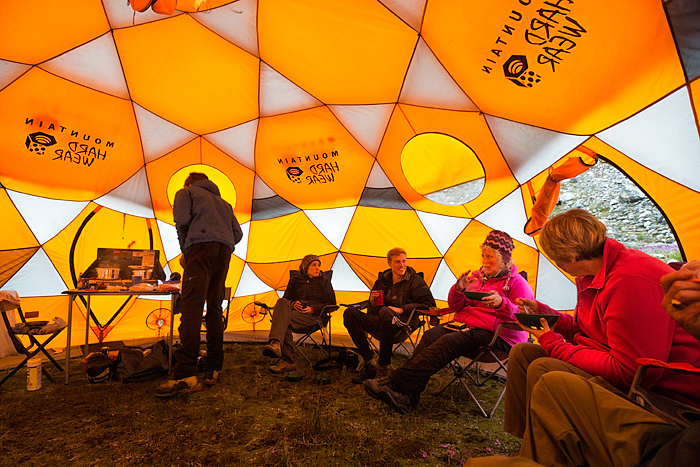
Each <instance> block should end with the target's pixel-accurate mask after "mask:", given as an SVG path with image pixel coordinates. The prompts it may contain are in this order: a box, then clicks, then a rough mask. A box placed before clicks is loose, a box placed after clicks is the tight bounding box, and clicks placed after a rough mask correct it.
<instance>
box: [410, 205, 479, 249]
mask: <svg viewBox="0 0 700 467" xmlns="http://www.w3.org/2000/svg"><path fill="white" fill-rule="evenodd" d="M416 214H418V218H419V219H420V220H421V222H422V223H423V227H425V230H426V231H427V232H428V235H430V238H431V239H432V240H433V243H434V244H435V246H436V247H437V249H438V250H440V254H441V255H443V256H444V255H445V253H447V250H449V249H450V247H451V246H452V243H454V241H455V240H456V239H457V237H459V234H461V233H462V231H463V230H464V228H465V227H466V226H467V225H468V224H469V222H470V221H471V219H467V218H464V217H450V216H442V215H440V214H433V213H429V212H423V211H416Z"/></svg>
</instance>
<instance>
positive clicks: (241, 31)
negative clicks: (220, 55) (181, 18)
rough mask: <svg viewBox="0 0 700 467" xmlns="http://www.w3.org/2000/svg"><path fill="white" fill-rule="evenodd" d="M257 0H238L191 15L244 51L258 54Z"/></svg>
mask: <svg viewBox="0 0 700 467" xmlns="http://www.w3.org/2000/svg"><path fill="white" fill-rule="evenodd" d="M257 14H258V2H257V0H239V1H237V2H235V3H229V4H228V5H223V6H221V7H219V8H214V9H212V10H206V11H202V12H199V13H194V14H193V15H192V17H193V18H194V19H195V20H197V21H199V22H200V23H202V24H203V25H205V26H206V27H208V28H209V29H211V30H212V31H214V32H215V33H217V34H218V35H220V36H221V37H223V38H224V39H226V40H227V41H229V42H232V43H233V44H235V45H237V46H238V47H240V48H241V49H243V50H245V51H246V52H248V53H250V54H252V55H255V56H256V57H257V56H259V55H258V32H257V29H256V21H257Z"/></svg>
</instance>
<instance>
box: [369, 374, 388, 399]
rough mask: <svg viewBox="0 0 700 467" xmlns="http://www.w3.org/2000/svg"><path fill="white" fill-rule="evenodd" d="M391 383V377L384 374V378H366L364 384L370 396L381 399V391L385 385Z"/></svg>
mask: <svg viewBox="0 0 700 467" xmlns="http://www.w3.org/2000/svg"><path fill="white" fill-rule="evenodd" d="M390 384H391V380H390V379H389V377H388V376H384V377H383V378H375V379H368V380H365V382H364V383H363V386H364V387H365V392H366V393H367V394H368V395H369V396H370V397H373V398H375V399H379V400H381V398H380V397H379V393H380V392H381V390H382V388H383V387H384V386H389V385H390Z"/></svg>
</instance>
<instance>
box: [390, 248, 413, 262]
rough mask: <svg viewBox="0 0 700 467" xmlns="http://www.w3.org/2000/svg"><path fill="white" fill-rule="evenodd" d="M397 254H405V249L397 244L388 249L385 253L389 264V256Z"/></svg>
mask: <svg viewBox="0 0 700 467" xmlns="http://www.w3.org/2000/svg"><path fill="white" fill-rule="evenodd" d="M399 255H406V250H404V249H403V248H401V247H399V246H397V247H396V248H392V249H391V250H389V253H387V254H386V262H387V263H389V265H391V258H393V257H394V256H399ZM406 256H408V255H406Z"/></svg>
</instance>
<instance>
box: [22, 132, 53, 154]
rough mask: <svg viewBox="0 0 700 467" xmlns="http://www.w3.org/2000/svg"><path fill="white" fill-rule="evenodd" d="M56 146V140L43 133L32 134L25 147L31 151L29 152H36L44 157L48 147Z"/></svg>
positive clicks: (28, 137)
mask: <svg viewBox="0 0 700 467" xmlns="http://www.w3.org/2000/svg"><path fill="white" fill-rule="evenodd" d="M54 144H56V138H54V137H53V136H51V135H47V134H46V133H42V132H41V131H39V132H36V133H31V134H30V135H29V136H27V139H26V141H25V142H24V145H25V146H26V147H27V149H29V152H34V153H36V154H38V155H40V156H43V155H44V152H46V148H47V147H48V146H53V145H54Z"/></svg>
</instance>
